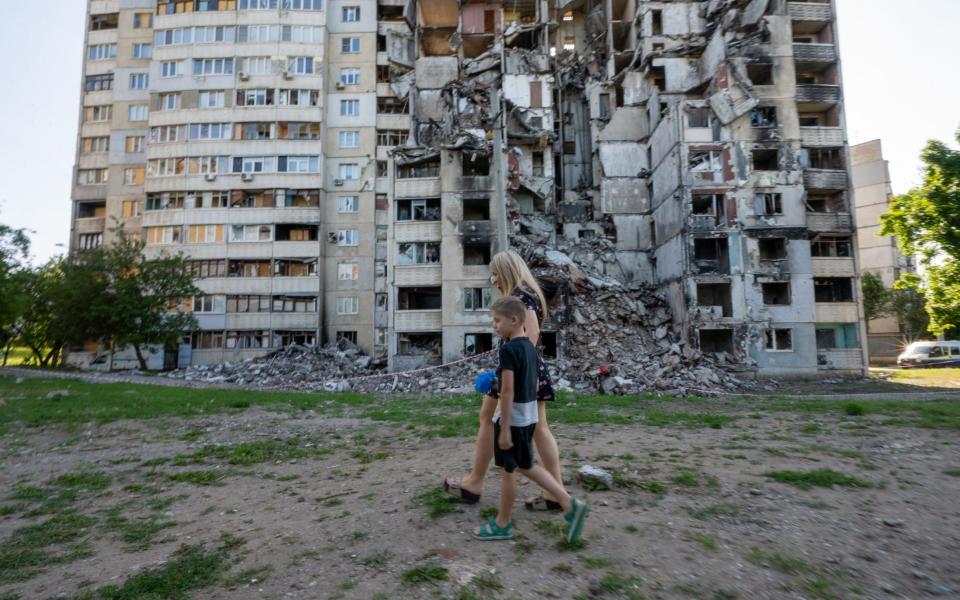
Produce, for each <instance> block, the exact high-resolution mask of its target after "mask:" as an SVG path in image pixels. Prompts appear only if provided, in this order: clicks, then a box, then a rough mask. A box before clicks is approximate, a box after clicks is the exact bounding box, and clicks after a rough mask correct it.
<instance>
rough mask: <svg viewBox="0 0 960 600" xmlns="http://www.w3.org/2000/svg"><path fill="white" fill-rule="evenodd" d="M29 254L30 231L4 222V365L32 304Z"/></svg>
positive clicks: (0, 322)
mask: <svg viewBox="0 0 960 600" xmlns="http://www.w3.org/2000/svg"><path fill="white" fill-rule="evenodd" d="M29 254H30V238H28V237H27V231H26V230H25V229H14V228H12V227H10V226H8V225H3V224H2V223H0V351H2V353H3V359H2V364H4V365H6V364H7V357H8V356H9V354H10V348H11V346H12V344H13V341H14V339H15V338H16V337H17V335H18V334H19V330H20V325H21V318H22V316H23V314H24V313H25V312H26V311H27V309H28V307H29V306H30V297H29V295H28V294H27V290H26V286H27V279H28V277H29V274H30V267H29V264H28V263H27V258H28V256H29Z"/></svg>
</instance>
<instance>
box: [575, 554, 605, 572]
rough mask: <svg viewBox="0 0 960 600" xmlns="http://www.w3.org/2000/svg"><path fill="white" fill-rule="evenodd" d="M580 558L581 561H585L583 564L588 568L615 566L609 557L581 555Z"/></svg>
mask: <svg viewBox="0 0 960 600" xmlns="http://www.w3.org/2000/svg"><path fill="white" fill-rule="evenodd" d="M579 558H580V562H582V563H583V566H585V567H586V568H588V569H606V568H607V567H612V566H613V561H612V560H610V559H609V558H602V557H599V556H597V557H593V556H581V557H579Z"/></svg>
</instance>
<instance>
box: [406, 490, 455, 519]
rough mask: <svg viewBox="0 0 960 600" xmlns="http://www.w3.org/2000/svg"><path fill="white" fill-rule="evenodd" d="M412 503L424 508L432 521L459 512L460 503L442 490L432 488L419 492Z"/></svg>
mask: <svg viewBox="0 0 960 600" xmlns="http://www.w3.org/2000/svg"><path fill="white" fill-rule="evenodd" d="M414 502H416V504H417V505H418V506H423V507H425V508H426V509H427V514H428V515H430V516H431V517H432V518H434V519H439V518H440V517H442V516H444V515H448V514H450V513H455V512H461V510H460V502H459V501H458V500H457V499H456V498H454V497H453V496H451V495H449V494H447V493H446V492H445V491H444V490H443V488H432V489H429V490H426V491H424V492H421V493H419V494H417V495H416V497H414Z"/></svg>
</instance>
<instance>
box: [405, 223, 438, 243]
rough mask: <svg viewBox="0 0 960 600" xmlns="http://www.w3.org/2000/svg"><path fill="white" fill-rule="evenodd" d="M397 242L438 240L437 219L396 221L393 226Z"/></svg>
mask: <svg viewBox="0 0 960 600" xmlns="http://www.w3.org/2000/svg"><path fill="white" fill-rule="evenodd" d="M394 232H395V233H394V236H395V237H396V241H398V242H434V241H436V242H439V241H440V236H441V234H440V222H439V221H398V222H397V223H396V224H395V226H394Z"/></svg>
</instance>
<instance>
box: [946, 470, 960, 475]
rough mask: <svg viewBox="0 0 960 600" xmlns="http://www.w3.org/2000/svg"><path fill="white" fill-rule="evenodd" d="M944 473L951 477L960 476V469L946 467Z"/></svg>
mask: <svg viewBox="0 0 960 600" xmlns="http://www.w3.org/2000/svg"><path fill="white" fill-rule="evenodd" d="M943 474H944V475H949V476H950V477H960V469H944V470H943Z"/></svg>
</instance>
